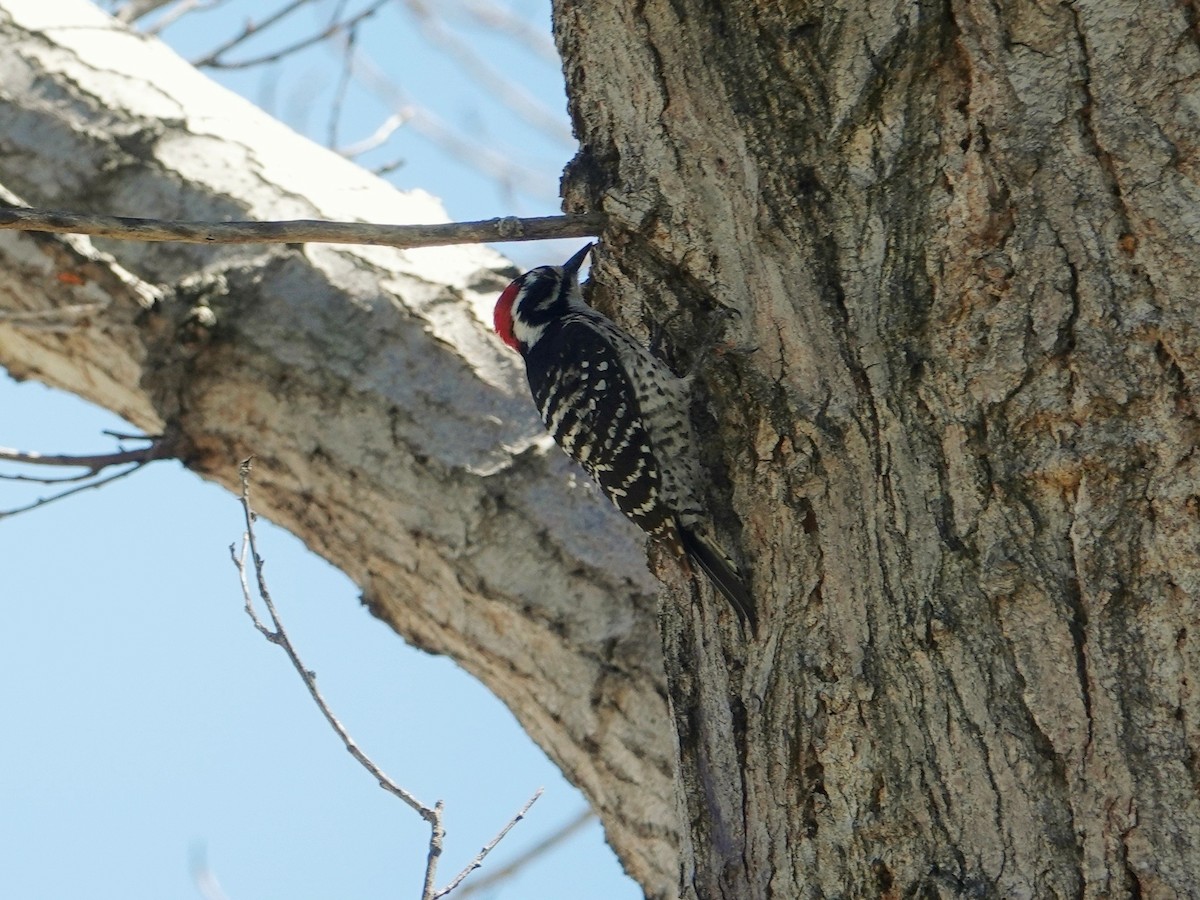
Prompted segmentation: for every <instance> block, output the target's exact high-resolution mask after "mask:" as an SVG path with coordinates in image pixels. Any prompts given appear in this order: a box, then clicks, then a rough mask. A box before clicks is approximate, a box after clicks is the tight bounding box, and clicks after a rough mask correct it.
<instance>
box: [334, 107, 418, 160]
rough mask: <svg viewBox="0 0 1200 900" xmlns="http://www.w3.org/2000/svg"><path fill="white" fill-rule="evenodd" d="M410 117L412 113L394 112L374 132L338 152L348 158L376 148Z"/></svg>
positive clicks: (385, 141)
mask: <svg viewBox="0 0 1200 900" xmlns="http://www.w3.org/2000/svg"><path fill="white" fill-rule="evenodd" d="M409 118H411V115H410V116H405V115H404V114H403V113H398V112H394V113H392V114H391V115H389V116H388V117H387V118H386V119H384V120H383V122H382V123H381V124H380V125H379V127H378V128H376V129H375V131H374V132H373V133H372V134H370V135H368V136H367V137H365V138H363V139H362V140H361V141H357V142H355V143H353V144H347V145H346V146H345V147H341V148H340V149H338V151H337V152H338V153H340V154H341V155H342V156H344V157H346V158H347V159H354V157H356V156H361V155H362V154H364V153H366V152H367V151H368V150H374V149H375V148H376V147H380V146H382V145H383V144H385V143H387V139H388V138H390V137H391V136H392V135H393V134H394V133H395V131H396V129H397V128H399V127H400V126H402V125H403V124H404V123H405V122H407V121H408V119H409ZM376 174H378V173H376Z"/></svg>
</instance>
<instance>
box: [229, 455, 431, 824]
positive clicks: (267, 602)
mask: <svg viewBox="0 0 1200 900" xmlns="http://www.w3.org/2000/svg"><path fill="white" fill-rule="evenodd" d="M251 466H252V461H251V460H249V459H247V460H246V461H245V462H243V463H242V466H241V469H240V473H241V479H242V510H243V512H244V513H245V517H246V534H245V536H244V538H243V545H242V552H241V555H240V556H239V555H238V554H237V553H234V552H233V547H232V546H231V547H230V548H229V549H230V554H231V556H232V557H233V562H234V565H236V566H237V569H238V573H239V575H240V576H241V581H242V595H243V597H244V598H245V601H246V614H247V615H248V616H250V619H251V620H252V621H253V622H254V627H255V628H257V629H258V631H259V633H260V634H262V636H263V637H265V638H266V639H267V640H268V641H270V642H271V643H272V644H276V645H278V646H279V647H282V648H283V652H284V653H286V654H287V657H288V659H289V660H291V662H292V666H293V668H295V670H296V671H297V672H298V673H299V674H300V680H301V681H303V682H304V686H305V687H306V688H308V693H309V694H310V695H311V696H312V698H313V702H314V703H316V704H317V708H318V709H319V710H320V711H321V715H323V716H324V717H325V721H326V722H328V723H329V726H330V727H331V728H332V729H333V730H334V732H335V733H336V734H337V736H338V737H339V738H341V739H342V743H343V744H344V745H345V747H346V749H347V750H348V751H350V755H351V756H353V757H354V758H355V759H356V760H358V762H359V765H361V766H362V767H363V768H365V769H366V770H367V771H368V772H370V773H371V775H372V776H374V778H375V780H376V781H377V782H379V786H380V787H381V788H383V789H384V790H385V791H387V792H388V793H389V794H392V795H394V796H396V797H398V798H399V799H401V800H402V801H404V803H405V804H407V805H408V806H409V807H410V808H411V809H413V810H414V811H416V812H417V813H418V814H419V815H420V816H421V818H423V819H424V820H425V821H427V822H430V823H433V822H434V821H435V819H436V817H435V814H434V810H433V809H432V808H430V807H428V806H426V805H425V804H424V803H422V802H421V801H420V800H418V799H417V798H416V797H414V796H413V795H412V794H410V793H409V792H408V791H406V790H405V789H404V788H402V787H400V785H398V784H396V782H394V781H392V779H391V778H389V777H388V776H387V775H386V774H384V772H383V770H382V769H380V768H379V766H377V765H376V764H375V761H374V760H372V759H371V758H370V757H369V756H367V755H366V754H365V753H363V752H362V750H360V749H359V746H358V744H356V743H355V742H354V739H353V738H351V737H350V733H349V732H348V731H346V728H345V726H344V725H342V723H341V722H340V721H338V718H337V716H335V715H334V714H333V711H332V710H331V709H330V708H329V704H327V703H326V702H325V698H324V697H323V696H321V692H320V691H319V690H317V681H316V675H315V674H314V673H313V672H312V671H311V670H310V669H308V668H307V667H306V666H305V665H304V662H303V661H302V660H301V659H300V655H299V653H297V652H296V648H295V647H294V646H293V645H292V642H291V640H289V638H288V636H287V631H286V630H285V629H284V627H283V622H282V621H280V619H279V613H278V611H277V610H276V609H275V601H274V600H272V599H271V591H270V589H269V588H268V587H267V581H266V577H265V576H264V574H263V560H262V557H260V556H259V555H258V544H257V541H256V538H255V536H254V518H255V516H254V511H253V510H252V509H251V508H250V469H251ZM247 549H248V550H249V552H250V557H251V559H252V560H253V563H254V574H255V576H256V581H257V587H258V596H259V597H260V598H262V602H263V605H264V606H265V607H266V608H267V614H268V615H269V616H270V617H271V627H270V628H268V627H267V626H266V625H265V624H263V621H262V620H261V619H260V618H259V617H258V613H256V612H255V611H254V602H253V598H252V596H251V593H250V583H249V579H248V575H247V573H246V551H247Z"/></svg>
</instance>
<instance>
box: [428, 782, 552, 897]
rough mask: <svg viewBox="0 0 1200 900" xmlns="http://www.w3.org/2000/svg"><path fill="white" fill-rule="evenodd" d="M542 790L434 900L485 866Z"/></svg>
mask: <svg viewBox="0 0 1200 900" xmlns="http://www.w3.org/2000/svg"><path fill="white" fill-rule="evenodd" d="M542 790H543V789H542V788H538V789H537V790H536V791H534V793H533V796H532V797H530V798H529V800H528V801H527V802H526V804H525V805H524V806H522V807H521V811H520V812H518V813H517V814H516V815H515V816H513V817H512V818H511V819H509V820H508V824H507V825H505V826H504V827H503V828H501V829H500V832H499V833H498V834H497V835H496V836H495V837H494V838H492V839H491V840H490V841H488V842H487V843H486V844H484V845H483V849H481V850H480V851H479V852H478V853H476V854H475V858H474V859H473V860H471V861H470V862H469V863H467V865H466V867H465V868H464V869H463V870H462V871H461V872H459V873H458V874H457V875H455V876H454V880H453V881H451V882H450V883H449V884H448V885H446V886H445V887H444V888H442V889H441V890H440V891H438V892H437V893H436V894H434V895H433V900H437V898H439V897H445V896H446V895H447V894H448V893H450V892H451V891H452V890H454V889H455V888H456V887H458V886H459V885H460V884H462V882H463V879H464V878H466V877H467V876H468V875H470V874H471V873H472V872H474V871H475V870H476V869H478V868H479V867H480V866H481V865H483V860H484V858H485V857H486V856H487V855H488V854H489V853H491V852H492V851H493V850H494V849H496V845H497V844H499V843H500V842H501V841H502V840H504V836H505V835H506V834H508V833H509V832H510V831H511V830H512V828H513V826H514V825H516V824H517V823H518V822H520V821H521V820H522V819H523V818H525V814H526V813H527V812H529V807H531V806H533V804H534V803H536V802H537V799H538V797H540V796H542Z"/></svg>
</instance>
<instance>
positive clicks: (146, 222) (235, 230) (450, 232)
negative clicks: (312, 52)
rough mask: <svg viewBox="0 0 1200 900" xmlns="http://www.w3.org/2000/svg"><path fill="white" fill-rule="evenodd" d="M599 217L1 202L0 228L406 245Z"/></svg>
mask: <svg viewBox="0 0 1200 900" xmlns="http://www.w3.org/2000/svg"><path fill="white" fill-rule="evenodd" d="M603 226H604V217H603V216H601V215H599V214H596V213H592V214H590V215H585V216H543V217H540V218H532V219H524V218H518V217H516V216H505V217H504V218H500V219H485V220H482V221H478V222H446V223H443V224H439V225H372V224H368V223H360V222H323V221H320V220H318V219H297V220H293V221H285V222H179V221H169V220H165V219H142V218H131V217H128V216H96V215H85V214H80V213H70V212H62V211H59V210H51V209H33V208H29V207H15V206H9V207H0V229H10V230H13V231H44V232H52V233H55V234H87V235H91V236H93V237H106V238H115V239H117V240H125V241H175V242H180V243H192V244H303V243H322V244H373V245H381V246H388V247H399V248H405V249H411V248H415V247H444V246H447V245H449V244H481V243H485V242H488V241H544V240H550V239H552V238H574V237H594V236H596V235H598V234H600V231H601V229H602V228H603Z"/></svg>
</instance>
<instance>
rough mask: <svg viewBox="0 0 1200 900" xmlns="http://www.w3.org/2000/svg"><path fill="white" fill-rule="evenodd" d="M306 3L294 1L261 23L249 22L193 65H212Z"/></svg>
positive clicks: (301, 0)
mask: <svg viewBox="0 0 1200 900" xmlns="http://www.w3.org/2000/svg"><path fill="white" fill-rule="evenodd" d="M306 3H308V0H293V2H291V3H289V4H288V5H286V6H283V7H280V8H279V9H278V10H276V11H275V12H273V13H271V15H269V16H267V17H266V18H265V19H262V20H261V21H258V22H256V21H254V20H253V19H249V20H247V22H246V24H245V26H244V27H243V28H242V30H241V31H240V32H239V33H238V34H235V35H234V36H233V37H231V38H230V39H229V40H227V41H226V42H225V43H223V44H221V45H219V46H218V47H217V48H216V49H215V50H211V51H209V54H208V55H207V56H205V57H203V58H202V59H197V60H195V61H193V62H192V65H193V66H195V67H196V68H200V66H207V65H211V64H212V63H214V62H215V61H216V60H217V59H218V58H219V57H220V56H222V55H223V54H225V53H228V52H229V51H230V50H232V49H233V48H234V47H236V46H238V44H241V43H243V42H244V41H246V40H248V39H249V38H251V37H253V36H254V35H256V34H258V33H259V32H260V31H262V30H263V29H266V28H270V27H271V26H272V25H274V24H275V23H276V22H278V21H280V20H281V19H283V18H284V17H286V16H289V15H291V14H292V13H293V12H295V11H296V10H298V9H299V8H300V7H302V6H304V5H305V4H306Z"/></svg>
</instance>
